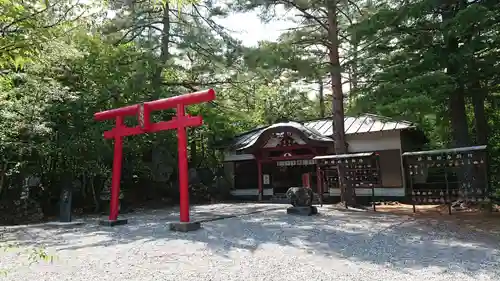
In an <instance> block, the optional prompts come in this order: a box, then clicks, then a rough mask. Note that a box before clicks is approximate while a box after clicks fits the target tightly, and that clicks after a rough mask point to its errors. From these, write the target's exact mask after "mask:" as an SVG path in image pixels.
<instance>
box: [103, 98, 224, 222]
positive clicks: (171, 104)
mask: <svg viewBox="0 0 500 281" xmlns="http://www.w3.org/2000/svg"><path fill="white" fill-rule="evenodd" d="M214 99H215V91H214V90H213V89H209V90H205V91H199V92H195V93H190V94H184V95H180V96H176V97H171V98H166V99H159V100H155V101H150V102H145V103H143V104H135V105H129V106H125V107H121V108H116V109H111V110H106V111H101V112H97V113H95V114H94V120H96V121H104V120H110V119H115V127H114V128H113V129H111V130H109V131H105V132H104V138H105V139H114V152H113V171H112V178H111V200H110V211H109V224H110V225H114V224H117V223H116V222H117V221H118V203H119V194H120V178H121V169H122V154H123V137H125V136H132V135H140V134H145V133H154V132H159V131H165V130H173V129H177V149H178V154H179V155H178V158H179V160H178V161H179V163H178V165H179V191H180V221H181V222H184V223H187V222H189V190H188V185H189V183H188V180H189V179H188V162H187V135H186V127H196V126H201V125H202V124H203V119H202V117H201V116H189V115H186V108H185V107H186V106H188V105H192V104H198V103H202V102H208V101H212V100H214ZM171 108H175V109H176V116H175V117H174V118H173V119H172V120H170V121H161V122H158V123H151V115H150V114H151V113H152V112H154V111H160V110H166V109H171ZM134 115H136V116H137V119H138V122H139V125H138V126H135V127H127V126H125V124H124V118H125V117H127V116H134ZM123 223H126V221H124V222H123Z"/></svg>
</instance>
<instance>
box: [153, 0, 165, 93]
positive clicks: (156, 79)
mask: <svg viewBox="0 0 500 281" xmlns="http://www.w3.org/2000/svg"><path fill="white" fill-rule="evenodd" d="M162 9H163V15H162V19H161V23H162V25H163V28H162V33H161V52H160V58H159V60H158V64H157V65H156V68H155V70H154V73H153V77H152V80H151V86H152V87H153V89H152V95H151V99H152V100H155V99H158V98H159V97H160V93H161V87H162V80H163V77H162V73H163V70H164V69H165V66H166V65H167V61H168V59H169V57H170V53H169V52H170V49H169V46H170V15H169V12H170V7H169V5H168V2H165V5H164V6H163V7H162Z"/></svg>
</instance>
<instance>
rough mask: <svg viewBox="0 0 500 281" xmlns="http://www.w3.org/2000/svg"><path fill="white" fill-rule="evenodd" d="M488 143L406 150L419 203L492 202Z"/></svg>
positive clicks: (410, 179) (414, 196)
mask: <svg viewBox="0 0 500 281" xmlns="http://www.w3.org/2000/svg"><path fill="white" fill-rule="evenodd" d="M486 160H487V149H486V146H474V147H461V148H455V149H441V150H430V151H418V152H406V153H403V162H404V168H405V172H406V177H407V181H408V184H409V188H410V192H411V200H412V204H413V211H414V212H416V207H415V205H416V204H447V205H448V212H449V213H450V214H451V210H452V208H451V203H452V202H455V201H457V200H465V201H468V202H471V203H481V202H489V201H490V190H489V184H488V173H487V163H486V162H487V161H486Z"/></svg>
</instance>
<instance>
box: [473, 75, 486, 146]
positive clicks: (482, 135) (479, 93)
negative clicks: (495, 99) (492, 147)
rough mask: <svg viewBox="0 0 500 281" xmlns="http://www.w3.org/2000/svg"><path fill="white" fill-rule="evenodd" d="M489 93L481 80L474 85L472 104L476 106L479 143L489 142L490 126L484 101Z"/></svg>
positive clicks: (475, 117) (475, 119)
mask: <svg viewBox="0 0 500 281" xmlns="http://www.w3.org/2000/svg"><path fill="white" fill-rule="evenodd" d="M486 96H487V93H486V92H485V90H484V89H483V88H482V87H481V85H480V83H479V81H477V82H476V83H475V85H473V87H472V106H473V107H474V127H475V128H476V135H477V139H476V142H477V144H480V145H483V144H484V145H485V144H488V134H489V126H488V119H487V116H486V112H485V109H484V103H485V100H486Z"/></svg>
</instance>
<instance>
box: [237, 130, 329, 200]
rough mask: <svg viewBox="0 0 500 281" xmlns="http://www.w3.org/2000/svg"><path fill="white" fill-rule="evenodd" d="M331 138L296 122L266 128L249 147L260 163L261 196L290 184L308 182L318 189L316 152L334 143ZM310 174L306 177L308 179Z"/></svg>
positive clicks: (275, 194)
mask: <svg viewBox="0 0 500 281" xmlns="http://www.w3.org/2000/svg"><path fill="white" fill-rule="evenodd" d="M332 142H333V141H332V140H331V139H330V138H324V137H322V136H320V135H319V133H317V132H315V131H313V130H310V129H307V128H305V127H304V126H303V125H301V124H299V123H295V122H287V123H279V124H275V125H273V126H270V127H269V128H267V129H265V130H264V131H263V132H262V133H261V134H260V136H259V137H258V138H256V139H255V140H253V142H252V143H250V144H249V145H248V146H247V147H246V148H245V151H246V152H247V153H251V154H253V155H254V157H255V159H256V163H257V176H258V198H259V200H262V198H263V196H264V193H265V195H266V196H269V195H271V196H277V195H283V196H284V194H285V193H286V191H287V190H288V188H290V187H299V186H308V187H310V188H313V189H314V190H315V191H318V192H320V191H319V190H317V184H316V169H315V162H314V160H312V159H313V158H314V157H315V156H317V155H321V154H325V153H326V152H327V150H328V149H329V148H332V147H333V144H332ZM306 178H307V180H306Z"/></svg>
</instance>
